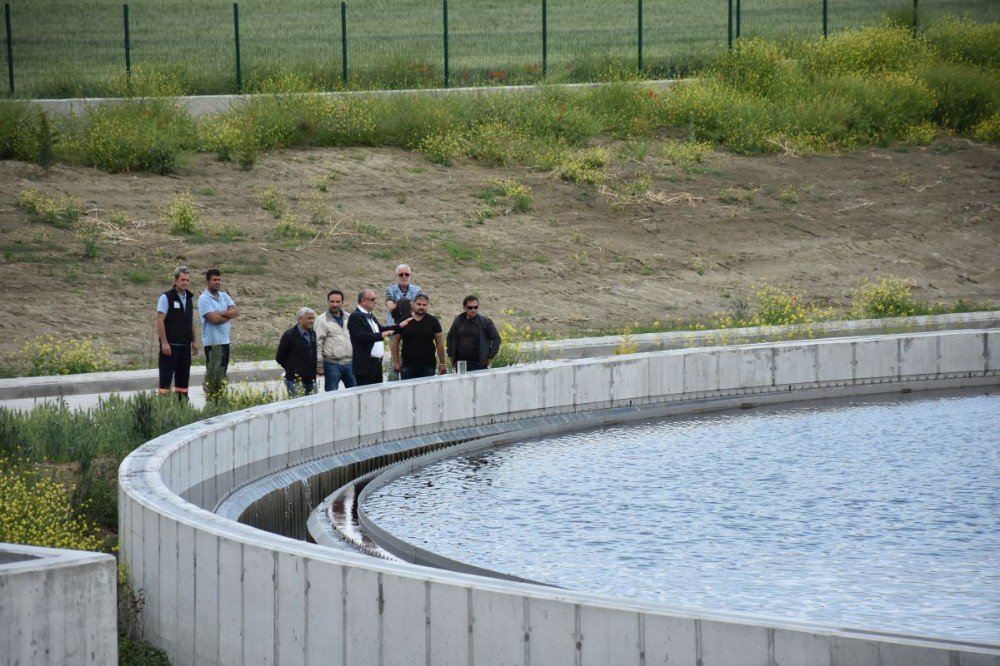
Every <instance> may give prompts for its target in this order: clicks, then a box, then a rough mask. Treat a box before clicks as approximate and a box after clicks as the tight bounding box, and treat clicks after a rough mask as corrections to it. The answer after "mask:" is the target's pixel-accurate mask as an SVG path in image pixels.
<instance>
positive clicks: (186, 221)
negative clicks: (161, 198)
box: [164, 192, 201, 236]
mask: <svg viewBox="0 0 1000 666" xmlns="http://www.w3.org/2000/svg"><path fill="white" fill-rule="evenodd" d="M164 217H166V219H167V222H168V223H169V224H170V233H172V234H178V235H186V236H190V235H191V234H194V233H197V232H198V227H199V224H200V222H201V215H200V214H199V213H198V208H197V207H196V206H195V203H194V197H192V196H191V194H190V193H189V192H186V193H183V194H178V195H177V196H175V197H174V198H173V199H172V200H171V201H170V203H169V204H168V205H167V210H166V212H165V213H164Z"/></svg>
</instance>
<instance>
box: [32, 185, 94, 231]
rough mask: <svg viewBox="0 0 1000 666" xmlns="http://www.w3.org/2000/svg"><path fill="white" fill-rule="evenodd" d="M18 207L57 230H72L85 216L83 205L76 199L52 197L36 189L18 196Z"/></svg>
mask: <svg viewBox="0 0 1000 666" xmlns="http://www.w3.org/2000/svg"><path fill="white" fill-rule="evenodd" d="M16 202H17V206H18V208H21V209H22V210H23V211H24V212H26V213H28V214H29V215H31V216H33V217H35V218H38V219H39V220H44V221H45V222H48V223H49V224H51V225H52V226H54V227H56V228H57V229H71V228H72V227H73V225H74V224H76V223H77V222H78V221H79V220H80V216H81V215H82V214H83V205H82V204H81V203H80V202H79V201H78V200H77V199H76V198H74V197H61V198H59V199H56V198H54V197H50V196H49V195H47V194H44V193H43V192H40V191H39V190H36V189H34V188H32V189H30V190H24V191H23V192H21V193H20V194H18V195H17V199H16Z"/></svg>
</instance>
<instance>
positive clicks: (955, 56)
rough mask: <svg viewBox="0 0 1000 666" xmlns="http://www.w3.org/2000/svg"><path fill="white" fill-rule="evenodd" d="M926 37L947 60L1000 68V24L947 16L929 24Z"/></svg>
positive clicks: (939, 54)
mask: <svg viewBox="0 0 1000 666" xmlns="http://www.w3.org/2000/svg"><path fill="white" fill-rule="evenodd" d="M923 36H924V38H925V39H926V40H927V43H928V44H929V45H930V47H931V48H932V49H933V50H934V51H935V52H936V53H937V55H938V56H939V57H940V58H942V59H944V60H949V61H951V62H960V63H967V64H970V65H977V66H980V67H983V68H992V69H994V70H995V69H996V68H997V67H1000V23H997V22H993V23H977V22H976V21H973V20H971V19H968V18H960V17H955V16H945V17H942V18H940V19H938V20H937V21H935V22H934V23H932V24H931V25H930V26H928V28H927V30H926V31H925V32H924V34H923Z"/></svg>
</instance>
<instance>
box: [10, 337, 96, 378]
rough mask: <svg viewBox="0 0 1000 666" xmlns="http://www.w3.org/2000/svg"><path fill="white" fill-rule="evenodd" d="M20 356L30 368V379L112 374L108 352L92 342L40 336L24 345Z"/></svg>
mask: <svg viewBox="0 0 1000 666" xmlns="http://www.w3.org/2000/svg"><path fill="white" fill-rule="evenodd" d="M21 356H22V357H23V358H24V359H25V360H26V361H27V362H28V365H29V366H30V371H29V375H30V376H35V377H37V376H43V375H74V374H78V373H83V372H100V371H103V370H111V369H112V367H113V365H112V363H111V357H110V356H109V355H108V353H107V351H105V350H104V349H102V348H100V347H95V346H94V343H93V341H91V340H84V339H78V338H59V337H56V336H54V335H43V336H41V337H38V338H35V339H33V340H31V341H29V342H27V343H25V345H24V347H23V348H22V349H21Z"/></svg>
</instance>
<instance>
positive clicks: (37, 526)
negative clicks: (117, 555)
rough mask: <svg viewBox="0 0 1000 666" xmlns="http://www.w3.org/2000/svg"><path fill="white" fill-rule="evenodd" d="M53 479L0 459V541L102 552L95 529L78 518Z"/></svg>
mask: <svg viewBox="0 0 1000 666" xmlns="http://www.w3.org/2000/svg"><path fill="white" fill-rule="evenodd" d="M70 497H71V492H70V489H68V488H67V487H66V486H65V485H63V484H62V483H59V482H58V481H56V480H55V479H53V478H51V477H49V476H46V475H44V474H41V473H39V472H37V471H35V470H33V469H31V468H28V467H25V466H24V465H23V464H22V465H18V464H16V463H13V462H12V461H11V460H9V459H8V458H4V457H0V541H3V542H7V543H20V544H28V545H33V546H44V547H48V548H69V549H71V550H104V540H103V539H102V538H101V536H100V534H99V532H98V530H97V527H96V526H95V525H94V524H93V523H92V522H90V521H89V520H87V519H86V518H85V517H83V516H82V515H80V512H79V510H78V509H77V508H76V507H74V506H73V504H72V503H71V501H70Z"/></svg>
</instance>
